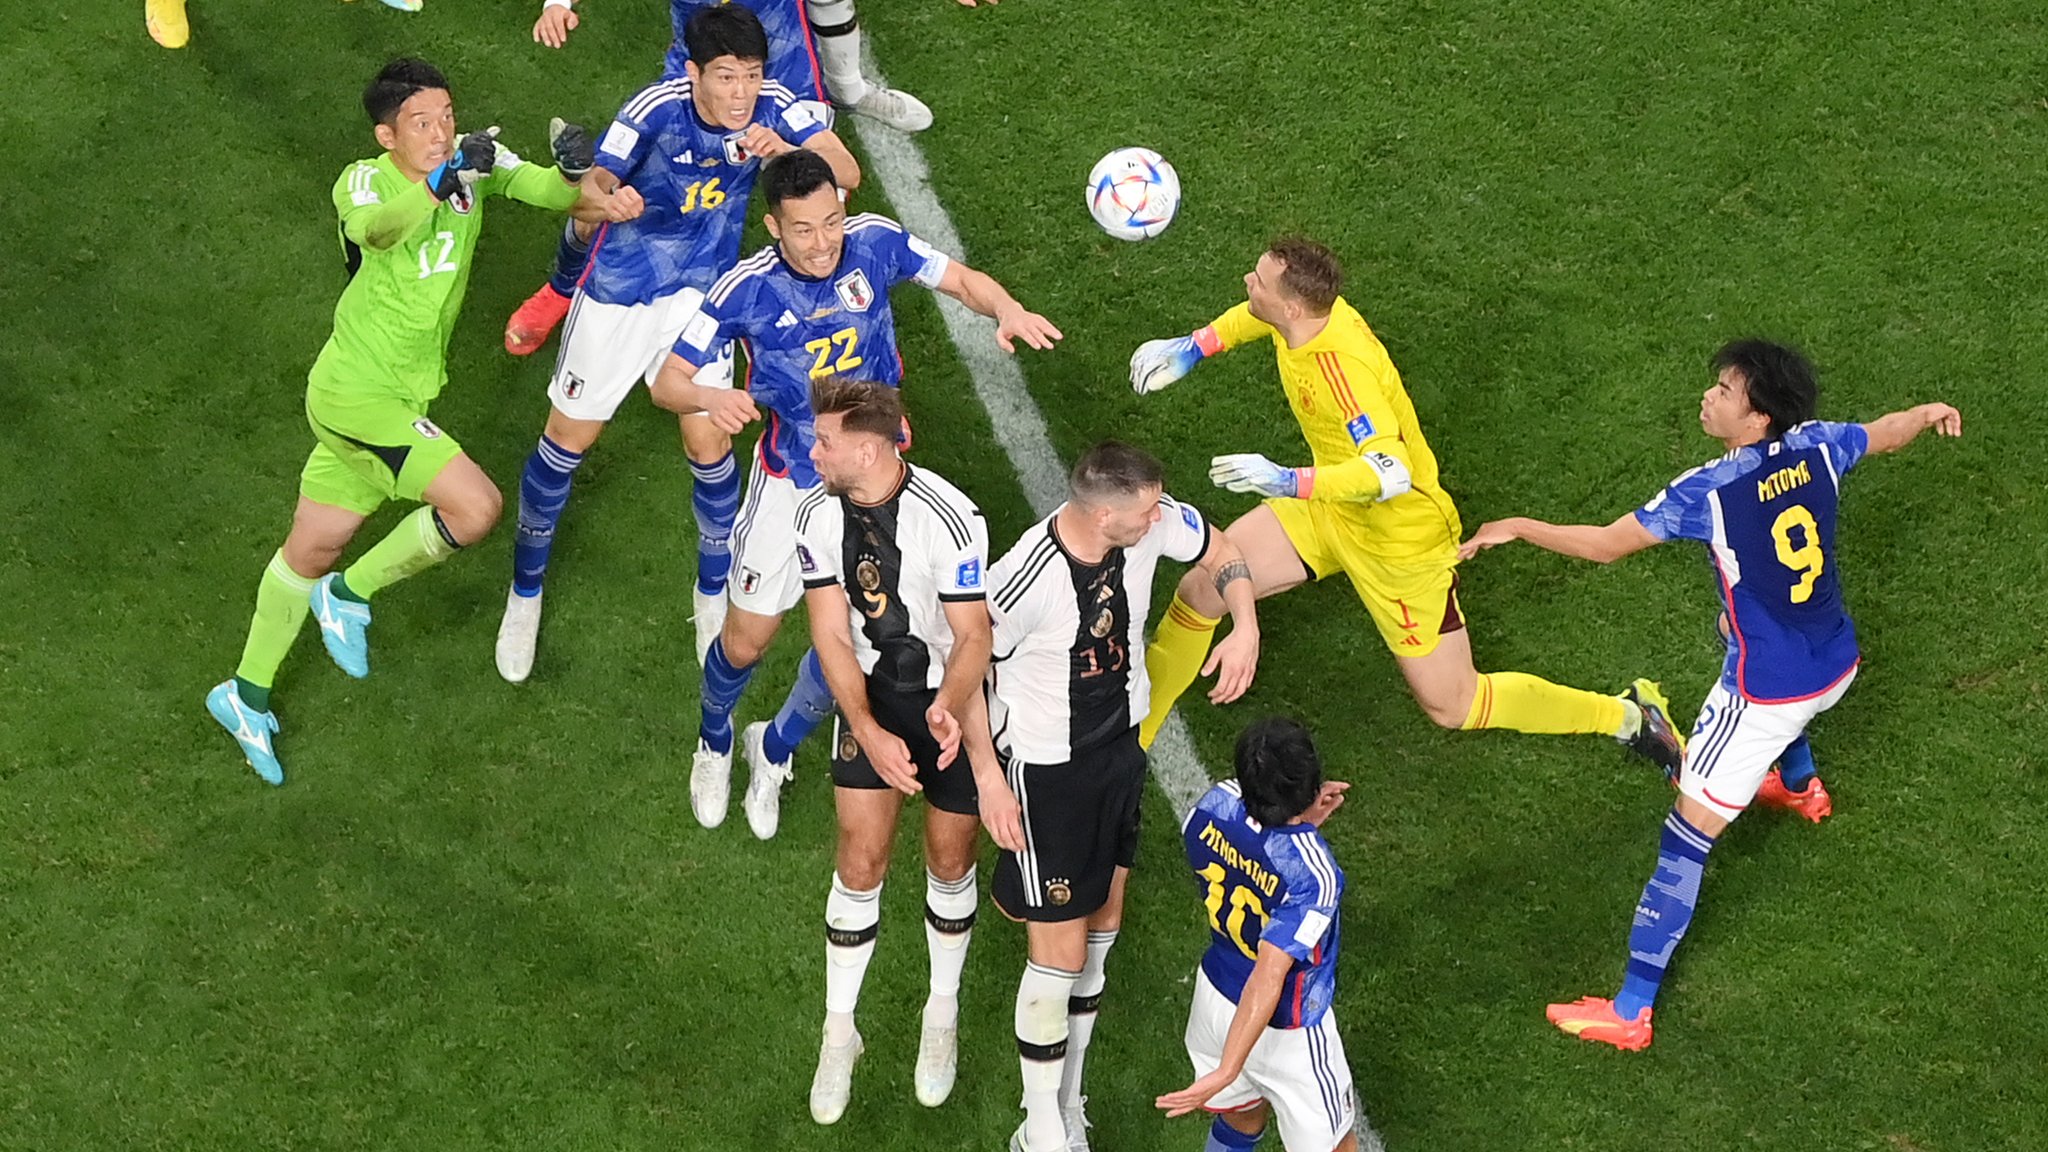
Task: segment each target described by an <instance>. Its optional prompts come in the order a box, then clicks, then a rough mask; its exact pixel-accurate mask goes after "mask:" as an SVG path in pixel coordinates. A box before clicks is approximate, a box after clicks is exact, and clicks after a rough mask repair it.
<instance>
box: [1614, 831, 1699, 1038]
mask: <svg viewBox="0 0 2048 1152" xmlns="http://www.w3.org/2000/svg"><path fill="white" fill-rule="evenodd" d="M1713 847H1714V838H1713V837H1711V836H1709V835H1707V834H1706V833H1704V832H1702V831H1700V830H1699V829H1697V828H1695V827H1693V826H1692V825H1691V824H1689V823H1687V822H1686V819H1685V817H1683V816H1680V815H1679V814H1678V812H1677V811H1676V810H1673V811H1672V813H1671V814H1670V815H1669V816H1666V817H1665V818H1664V835H1663V838H1662V839H1661V840H1660V841H1659V842H1658V844H1657V871H1656V872H1655V873H1653V874H1652V875H1651V876H1650V882H1649V883H1648V884H1645V885H1644V886H1643V898H1642V900H1641V901H1639V902H1638V903H1637V904H1636V919H1635V924H1634V925H1633V926H1632V927H1630V928H1629V932H1628V969H1627V971H1626V973H1625V974H1624V975H1623V978H1622V983H1621V994H1620V995H1618V996H1616V997H1615V998H1614V1014H1615V1015H1617V1016H1619V1017H1621V1018H1622V1019H1623V1020H1634V1019H1635V1018H1636V1017H1638V1016H1640V1015H1642V1011H1643V1009H1645V1008H1648V1007H1651V1006H1652V1005H1654V1004H1655V1003H1656V1002H1657V989H1658V987H1659V986H1660V985H1662V984H1663V983H1664V970H1665V969H1666V968H1667V967H1669V966H1670V964H1671V955H1672V953H1674V952H1676V951H1678V942H1679V941H1680V940H1683V939H1685V930H1686V929H1687V928H1688V927H1690V926H1691V925H1692V912H1693V908H1694V906H1696V905H1697V904H1698V903H1699V899H1700V875H1701V873H1703V872H1705V871H1706V867H1707V853H1708V852H1710V851H1712V850H1713Z"/></svg>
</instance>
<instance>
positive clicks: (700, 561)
mask: <svg viewBox="0 0 2048 1152" xmlns="http://www.w3.org/2000/svg"><path fill="white" fill-rule="evenodd" d="M683 35H684V40H685V42H686V43H687V44H688V46H689V51H690V59H689V60H688V62H687V63H686V65H685V71H684V74H683V75H681V76H679V77H675V78H673V79H668V80H662V81H660V82H658V83H655V84H651V85H649V86H648V87H646V88H644V89H642V90H641V91H640V92H639V93H638V94H636V95H635V96H634V97H633V98H632V99H631V100H628V101H627V102H626V104H625V106H624V107H623V108H621V109H620V110H619V114H618V116H617V117H616V118H615V119H614V120H613V121H612V123H611V127H609V128H608V129H606V130H605V134H604V139H603V142H602V143H601V144H600V145H599V146H598V148H597V163H598V167H600V168H601V169H603V170H604V171H605V172H606V173H607V174H608V175H609V176H612V177H614V178H616V179H618V180H620V181H622V182H624V183H625V184H626V185H628V186H630V187H632V188H634V189H636V190H637V191H638V192H639V193H640V195H641V196H642V197H643V198H644V199H645V200H646V202H647V210H646V212H645V213H643V214H642V215H641V216H640V218H639V219H637V220H634V221H632V222H630V223H626V224H618V225H613V226H611V227H608V228H606V229H605V230H604V233H603V234H602V235H601V236H600V237H599V238H598V239H597V241H596V242H595V246H594V250H593V254H592V257H591V261H590V270H589V273H588V274H587V275H586V276H584V278H583V282H582V283H581V284H580V285H578V286H577V288H576V290H575V295H576V306H575V309H574V311H573V312H572V313H571V315H570V320H569V325H568V327H567V328H566V329H565V330H564V331H563V333H562V350H561V355H560V356H559V357H558V358H557V359H556V362H555V371H554V375H553V377H552V378H551V379H550V381H549V384H548V403H549V412H548V421H547V427H546V428H545V429H544V430H543V431H542V433H541V437H540V442H539V443H538V444H536V445H535V446H534V450H533V454H532V455H531V456H529V457H528V458H527V461H526V468H525V471H524V472H523V474H522V475H521V478H520V484H519V533H518V537H517V539H516V541H515V543H514V547H513V550H512V587H511V590H510V591H509V592H508V593H507V594H506V597H505V616H504V620H503V622H502V623H501V624H500V625H499V626H498V643H497V665H498V674H499V675H501V676H503V677H504V678H505V679H507V680H510V681H512V682H514V683H517V682H519V681H522V680H524V679H526V677H527V675H528V674H529V673H530V672H531V671H532V669H533V658H534V648H535V646H536V644H537V642H538V639H539V633H540V620H541V605H542V596H541V593H542V590H543V582H544V580H545V579H546V576H547V567H548V559H549V555H550V552H551V550H552V549H553V546H554V538H555V528H556V525H557V524H558V523H559V522H560V520H561V516H562V510H563V508H564V507H565V506H566V505H567V503H568V500H569V489H570V485H571V484H572V482H573V481H574V479H575V475H576V471H577V469H578V468H580V467H581V466H582V464H583V457H584V455H585V453H587V452H589V451H590V448H591V446H592V445H594V444H595V443H596V442H597V438H598V436H599V435H600V434H601V433H602V432H603V431H604V427H605V425H606V423H608V422H609V421H610V420H611V418H612V416H613V414H614V413H616V412H617V411H618V408H619V405H620V404H622V403H624V402H625V400H626V397H627V396H628V395H630V394H631V393H632V392H633V391H634V390H635V389H636V388H637V387H638V386H639V385H641V384H643V383H644V384H652V383H653V382H654V376H655V373H656V372H658V371H659V370H660V369H661V366H662V364H663V363H665V362H666V361H667V360H668V353H669V348H670V346H671V345H673V344H674V343H675V341H676V335H677V334H678V333H680V332H681V331H682V330H683V326H684V325H685V324H687V323H689V321H690V318H691V317H693V316H695V315H696V314H697V310H698V309H699V308H700V307H702V306H703V303H704V294H705V293H706V292H707V291H709V290H710V288H711V285H712V284H713V283H714V282H715V281H716V280H717V279H718V278H719V277H720V276H722V275H724V274H725V273H726V272H727V271H729V270H730V269H731V268H732V266H733V265H734V264H735V263H737V262H738V261H739V256H740V235H741V233H742V232H743V231H744V230H745V227H746V222H747V197H748V195H749V194H750V193H751V192H752V191H753V187H754V180H755V177H756V176H757V175H758V173H759V172H760V169H761V166H762V164H764V163H765V162H766V161H767V160H768V159H769V158H771V157H775V156H780V155H782V154H783V153H785V152H788V151H790V150H791V149H793V148H796V147H798V146H802V147H804V148H808V149H811V150H812V151H814V152H815V153H816V154H817V155H818V156H820V157H822V158H823V160H824V162H825V163H826V164H828V165H830V166H831V168H832V170H833V172H834V174H835V175H836V176H837V178H838V179H839V180H840V181H842V182H844V183H846V184H849V185H850V184H852V183H854V182H856V181H858V180H859V179H860V166H859V164H857V163H856V162H855V161H854V158H853V154H852V153H850V152H848V151H847V150H846V146H845V145H844V144H842V143H840V141H839V138H838V137H837V136H835V135H833V134H832V133H831V132H830V131H829V130H827V129H826V128H825V127H824V126H823V125H822V124H821V123H819V121H818V120H817V119H816V118H815V117H814V116H813V115H812V113H811V111H810V110H809V108H808V107H807V106H806V105H804V104H802V103H800V102H799V101H798V100H797V99H796V97H795V96H794V95H793V94H792V93H791V92H790V91H789V89H787V88H784V87H783V86H782V85H780V84H777V83H775V82H773V81H765V80H763V79H762V66H763V62H764V61H765V60H766V59H767V54H768V37H767V33H766V32H765V31H763V29H762V27H761V22H760V21H759V20H757V19H755V17H754V14H753V13H752V12H751V11H749V10H747V9H746V8H743V7H741V6H740V5H737V4H733V5H720V6H714V7H711V8H706V9H705V10H704V11H702V12H699V13H698V14H697V15H696V16H695V17H694V18H693V19H692V20H691V21H690V26H689V27H688V28H687V29H685V30H684V33H683ZM718 372H719V374H720V376H721V377H722V378H727V379H729V378H730V372H731V366H730V364H727V363H721V364H720V365H719V368H718ZM706 379H707V382H708V380H709V379H710V377H709V375H708V374H707V378H706ZM681 422H682V437H683V447H684V451H685V453H686V454H687V455H688V457H689V460H690V473H691V480H692V483H691V492H690V507H691V511H692V513H693V514H694V515H695V517H696V521H697V575H696V582H695V586H694V588H693V591H692V596H691V600H692V613H691V615H692V617H693V618H694V619H695V622H696V631H697V637H696V640H697V658H698V660H699V662H700V663H701V662H702V660H703V658H704V650H705V649H706V648H709V647H710V646H711V640H712V638H713V637H715V636H717V635H718V626H719V621H720V620H721V619H722V618H723V615H724V611H723V609H724V603H725V601H724V591H725V575H726V565H727V560H728V551H727V548H728V541H729V539H730V537H731V535H732V527H733V519H734V517H735V516H736V515H737V514H738V512H739V502H740V481H739V469H738V466H737V465H736V463H735V462H734V459H733V451H732V437H730V436H728V435H726V434H725V433H724V432H721V431H719V430H718V429H717V428H714V427H712V426H711V423H710V421H708V420H706V419H705V418H704V417H703V416H701V415H686V416H683V417H682V418H681Z"/></svg>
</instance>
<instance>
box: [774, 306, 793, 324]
mask: <svg viewBox="0 0 2048 1152" xmlns="http://www.w3.org/2000/svg"><path fill="white" fill-rule="evenodd" d="M796 323H797V321H796V313H794V312H791V311H790V310H789V309H787V308H784V309H783V310H782V319H780V320H777V321H776V322H775V326H776V327H777V328H794V327H796Z"/></svg>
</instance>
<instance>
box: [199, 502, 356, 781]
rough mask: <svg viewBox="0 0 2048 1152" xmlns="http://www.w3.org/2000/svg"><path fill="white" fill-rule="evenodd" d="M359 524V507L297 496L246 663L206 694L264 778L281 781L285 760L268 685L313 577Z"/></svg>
mask: <svg viewBox="0 0 2048 1152" xmlns="http://www.w3.org/2000/svg"><path fill="white" fill-rule="evenodd" d="M362 526H363V515H362V514H361V513H359V512H351V511H349V510H348V509H346V508H337V507H335V506H333V505H331V504H321V503H318V502H316V501H313V500H308V499H306V498H305V497H304V496H301V497H299V503H298V507H297V508H295V509H294V510H293V512H292V527H291V531H290V532H289V533H288V534H287V535H286V536H285V540H284V546H283V547H281V548H279V549H278V551H277V554H276V555H275V556H272V557H271V559H270V563H269V565H268V566H266V567H265V568H264V571H263V579H262V581H261V582H260V583H259V584H258V585H257V587H256V612H255V615H254V617H253V618H252V619H251V620H250V621H249V636H248V639H247V640H245V641H244V642H243V644H242V661H241V663H240V664H238V665H236V667H235V674H234V676H233V677H232V678H231V679H228V680H226V681H223V682H222V683H220V684H217V685H215V686H214V688H213V690H212V691H210V692H208V693H207V694H206V710H207V712H209V713H211V714H212V716H213V718H214V719H215V720H217V721H219V723H220V726H221V727H223V728H225V729H227V730H228V734H229V735H231V736H233V737H234V738H235V743H236V744H237V745H238V746H239V747H240V748H241V750H242V755H243V756H244V757H245V758H247V759H248V761H249V767H251V768H253V769H255V771H256V774H257V775H258V776H260V777H262V778H263V780H264V782H265V783H269V784H282V783H284V766H283V765H282V764H281V763H280V762H279V761H278V757H277V748H276V746H275V745H274V744H273V743H272V740H271V737H273V736H275V735H276V734H277V715H276V713H274V712H272V711H271V708H270V689H271V686H272V684H274V683H275V682H276V680H277V669H278V666H279V665H280V664H282V663H284V658H285V655H286V654H287V653H288V652H290V651H291V646H292V641H293V640H295V639H297V637H298V634H299V628H300V626H302V625H303V624H305V622H306V615H307V613H308V612H309V611H310V610H311V597H312V592H313V582H314V581H316V580H318V579H319V578H320V577H322V576H325V575H326V574H327V573H328V571H329V570H331V569H332V568H333V567H334V564H335V561H337V560H339V559H340V558H341V552H342V549H344V548H346V547H348V543H349V541H350V540H353V539H354V538H355V534H356V532H357V530H358V529H360V528H361V527H362Z"/></svg>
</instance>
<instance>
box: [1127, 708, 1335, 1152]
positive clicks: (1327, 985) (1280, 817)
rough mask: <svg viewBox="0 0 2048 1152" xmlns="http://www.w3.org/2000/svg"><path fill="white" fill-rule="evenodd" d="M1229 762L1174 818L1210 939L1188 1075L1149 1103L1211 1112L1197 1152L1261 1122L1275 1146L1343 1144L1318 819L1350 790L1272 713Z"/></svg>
mask: <svg viewBox="0 0 2048 1152" xmlns="http://www.w3.org/2000/svg"><path fill="white" fill-rule="evenodd" d="M1236 761H1237V774H1236V778H1235V779H1231V780H1225V781H1224V782H1223V783H1221V784H1218V785H1216V786H1215V787H1213V788H1211V789H1209V791H1208V793H1207V794H1206V795H1204V796H1203V797H1202V798H1201V799H1200V800H1199V801H1197V802H1196V803H1195V808H1194V811H1192V812H1190V813H1188V817H1187V819H1186V820H1185V821H1183V822H1182V824H1181V839H1182V841H1183V844H1184V846H1185V848H1186V849H1187V856H1188V867H1189V868H1192V869H1193V870H1194V874H1195V886H1196V890H1197V891H1199V892H1200V893H1202V903H1203V905H1204V906H1205V907H1207V908H1208V910H1209V948H1208V950H1207V951H1206V952H1204V953H1202V964H1201V967H1200V969H1198V970H1197V972H1196V974H1195V1001H1194V1006H1193V1007H1192V1008H1191V1009H1190V1010H1189V1012H1188V1027H1187V1046H1188V1059H1189V1060H1190V1061H1191V1062H1193V1064H1194V1066H1195V1075H1196V1077H1197V1078H1196V1080H1195V1082H1194V1083H1193V1084H1190V1085H1189V1086H1188V1087H1186V1088H1184V1089H1182V1090H1180V1091H1178V1092H1169V1093H1167V1094H1166V1095H1164V1096H1161V1097H1160V1098H1159V1100H1158V1105H1159V1107H1160V1108H1162V1109H1164V1110H1166V1112H1167V1114H1168V1115H1172V1116H1179V1115H1182V1114H1184V1113H1187V1112H1192V1111H1194V1110H1195V1109H1197V1108H1206V1109H1207V1110H1208V1111H1210V1112H1213V1113H1215V1114H1216V1118H1215V1120H1214V1121H1213V1122H1211V1124H1210V1125H1209V1142H1208V1144H1207V1145H1206V1148H1207V1152H1249V1150H1250V1149H1252V1148H1254V1147H1256V1146H1257V1145H1258V1143H1259V1138H1260V1137H1261V1136H1263V1135H1265V1130H1266V1122H1267V1119H1268V1117H1271V1118H1272V1120H1273V1121H1275V1122H1276V1123H1277V1124H1278V1126H1279V1128H1280V1145H1281V1147H1283V1148H1285V1149H1286V1150H1287V1152H1331V1150H1332V1149H1343V1150H1346V1152H1348V1150H1350V1149H1354V1148H1356V1147H1357V1146H1358V1143H1357V1136H1356V1134H1355V1133H1356V1129H1357V1126H1358V1103H1357V1095H1356V1093H1354V1092H1353V1091H1352V1086H1351V1067H1350V1065H1349V1064H1347V1063H1346V1062H1345V1059H1344V1042H1343V1041H1342V1040H1341V1039H1340V1038H1339V1037H1338V1035H1337V1022H1336V1017H1335V1016H1334V1015H1333V1014H1332V1013H1331V1011H1330V1005H1331V1001H1332V1000H1333V999H1334V998H1335V996H1336V993H1337V948H1338V942H1339V940H1340V938H1341V936H1340V933H1339V931H1338V924H1339V919H1340V915H1339V907H1338V906H1339V904H1340V903H1341V901H1342V899H1343V896H1344V870H1343V869H1341V868H1339V867H1337V859H1336V856H1335V855H1334V854H1333V853H1332V852H1331V851H1330V844H1329V841H1327V840H1324V839H1323V836H1322V825H1323V822H1324V821H1325V820H1327V819H1329V817H1330V814H1331V813H1332V812H1335V811H1336V810H1337V808H1338V806H1339V805H1341V804H1343V803H1344V792H1345V789H1347V788H1348V787H1350V786H1349V785H1347V784H1340V783H1333V782H1326V781H1324V779H1323V770H1322V761H1321V759H1320V758H1319V757H1318V756H1317V754H1316V747H1315V743H1314V742H1313V741H1312V740H1311V739H1310V738H1309V734H1308V731H1307V729H1305V728H1303V727H1302V726H1301V725H1300V724H1297V723H1295V722H1294V721H1292V720H1287V719H1283V718H1281V717H1268V718H1266V719H1264V720H1260V721H1258V722H1257V723H1255V724H1253V725H1252V726H1251V727H1249V728H1247V729H1245V731H1244V733H1243V734H1242V735H1240V736H1239V737H1238V739H1237V757H1236Z"/></svg>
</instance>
